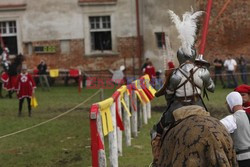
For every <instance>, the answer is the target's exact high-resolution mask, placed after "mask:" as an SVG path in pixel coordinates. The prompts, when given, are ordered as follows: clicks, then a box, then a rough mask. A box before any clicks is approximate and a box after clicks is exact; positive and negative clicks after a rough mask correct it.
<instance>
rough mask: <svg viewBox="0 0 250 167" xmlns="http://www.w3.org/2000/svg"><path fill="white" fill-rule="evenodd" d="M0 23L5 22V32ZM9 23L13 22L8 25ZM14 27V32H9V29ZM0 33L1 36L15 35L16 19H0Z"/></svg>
mask: <svg viewBox="0 0 250 167" xmlns="http://www.w3.org/2000/svg"><path fill="white" fill-rule="evenodd" d="M1 23H5V24H6V25H5V29H6V30H5V31H6V32H5V33H3V32H2V27H1ZM10 23H15V25H14V26H10ZM12 28H14V32H10V30H11V29H12ZM0 33H1V36H2V37H10V36H17V22H16V20H6V21H0Z"/></svg>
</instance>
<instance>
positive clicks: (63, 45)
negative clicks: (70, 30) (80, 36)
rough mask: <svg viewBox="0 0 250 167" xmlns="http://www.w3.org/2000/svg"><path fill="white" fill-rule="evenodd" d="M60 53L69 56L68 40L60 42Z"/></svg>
mask: <svg viewBox="0 0 250 167" xmlns="http://www.w3.org/2000/svg"><path fill="white" fill-rule="evenodd" d="M60 46H61V53H62V54H69V53H70V41H69V40H61V43H60Z"/></svg>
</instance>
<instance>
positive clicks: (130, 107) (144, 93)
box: [90, 75, 156, 167]
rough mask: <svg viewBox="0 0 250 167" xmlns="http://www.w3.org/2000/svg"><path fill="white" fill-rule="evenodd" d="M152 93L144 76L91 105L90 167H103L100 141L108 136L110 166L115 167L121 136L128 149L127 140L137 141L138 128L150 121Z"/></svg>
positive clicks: (104, 164) (146, 77)
mask: <svg viewBox="0 0 250 167" xmlns="http://www.w3.org/2000/svg"><path fill="white" fill-rule="evenodd" d="M155 92H156V91H155V89H154V88H153V87H152V86H151V84H150V78H149V76H148V75H144V76H142V77H141V78H140V79H138V80H136V81H134V82H132V83H131V84H129V85H123V86H121V87H120V88H119V89H117V90H116V91H115V92H114V94H113V95H112V97H110V98H108V99H106V100H104V101H101V102H99V103H95V104H92V106H91V109H90V133H91V152H92V166H93V167H106V166H107V161H106V155H105V146H104V137H105V136H108V141H109V160H110V163H109V164H110V166H113V167H118V156H122V135H123V133H122V132H124V135H125V144H126V146H131V136H132V137H137V136H138V130H140V128H141V127H142V124H147V123H148V119H150V118H151V103H150V101H151V100H152V99H153V98H154V94H155Z"/></svg>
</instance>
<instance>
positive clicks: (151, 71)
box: [143, 61, 156, 87]
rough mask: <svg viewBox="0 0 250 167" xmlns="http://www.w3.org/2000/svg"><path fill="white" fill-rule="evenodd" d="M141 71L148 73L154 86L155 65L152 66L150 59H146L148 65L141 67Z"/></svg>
mask: <svg viewBox="0 0 250 167" xmlns="http://www.w3.org/2000/svg"><path fill="white" fill-rule="evenodd" d="M143 73H144V74H148V75H149V78H150V84H151V85H152V86H153V87H155V78H156V73H155V67H154V66H153V63H152V62H151V61H148V65H147V66H146V68H144V69H143Z"/></svg>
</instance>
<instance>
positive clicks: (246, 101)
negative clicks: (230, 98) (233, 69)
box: [234, 84, 250, 117]
mask: <svg viewBox="0 0 250 167" xmlns="http://www.w3.org/2000/svg"><path fill="white" fill-rule="evenodd" d="M234 91H236V92H239V93H240V94H241V96H242V99H243V109H244V110H245V111H246V113H247V114H248V115H249V117H250V86H249V85H245V84H242V85H239V86H238V87H236V88H235V89H234Z"/></svg>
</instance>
